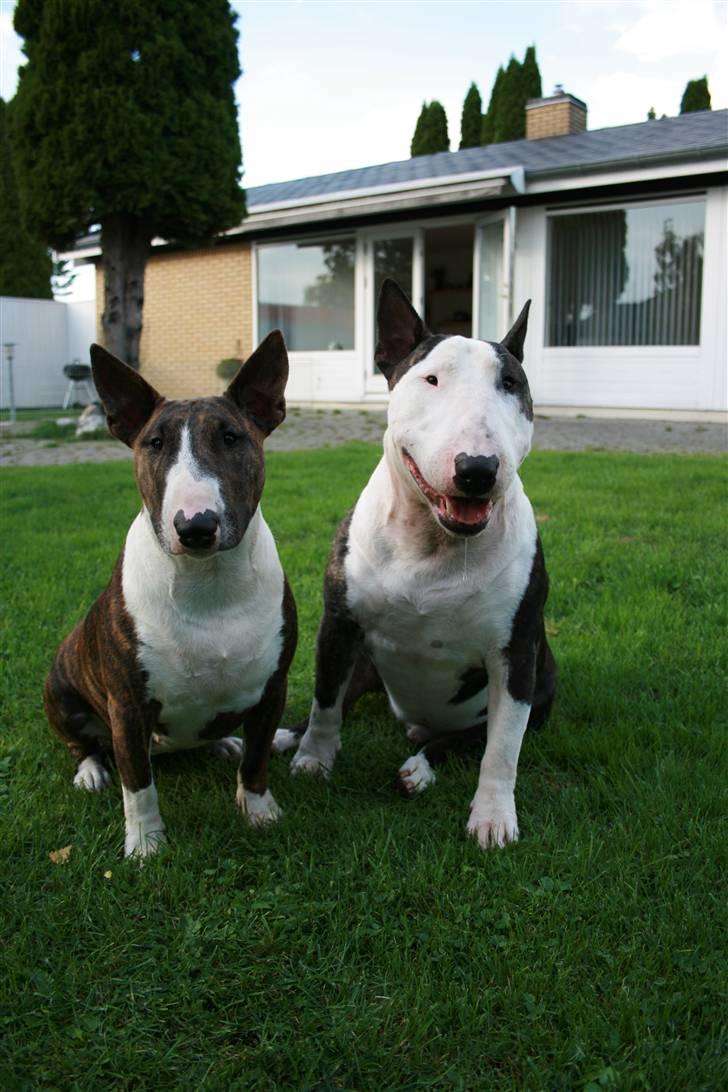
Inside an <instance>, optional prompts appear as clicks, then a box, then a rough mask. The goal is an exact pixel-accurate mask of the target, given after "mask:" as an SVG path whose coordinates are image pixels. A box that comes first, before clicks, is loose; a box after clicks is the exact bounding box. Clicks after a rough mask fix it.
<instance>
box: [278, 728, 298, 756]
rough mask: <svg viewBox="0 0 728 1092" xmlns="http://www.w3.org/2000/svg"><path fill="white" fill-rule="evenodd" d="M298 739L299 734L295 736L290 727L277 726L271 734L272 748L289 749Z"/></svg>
mask: <svg viewBox="0 0 728 1092" xmlns="http://www.w3.org/2000/svg"><path fill="white" fill-rule="evenodd" d="M299 739H300V736H297V735H296V733H295V732H292V731H291V730H290V728H279V729H278V731H277V732H276V734H275V735H274V736H273V750H274V751H290V749H291V747H295V746H296V744H297V743H298V741H299Z"/></svg>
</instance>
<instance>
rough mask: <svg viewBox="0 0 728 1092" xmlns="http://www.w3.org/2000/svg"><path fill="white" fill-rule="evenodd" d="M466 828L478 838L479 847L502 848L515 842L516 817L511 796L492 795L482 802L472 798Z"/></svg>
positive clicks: (516, 832)
mask: <svg viewBox="0 0 728 1092" xmlns="http://www.w3.org/2000/svg"><path fill="white" fill-rule="evenodd" d="M467 830H468V834H470V835H471V837H473V838H477V839H478V845H479V846H480V848H481V849H495V848H502V847H503V846H505V845H508V843H509V842H517V841H518V819H517V818H516V805H515V801H514V800H513V797H512V796H511V797H510V798H508V797H503V798H499V797H493V798H491V799H490V800H485V801H483V802H482V803H481V802H480V801H478V800H474V801H473V805H472V809H471V811H470V819H469V820H468V827H467Z"/></svg>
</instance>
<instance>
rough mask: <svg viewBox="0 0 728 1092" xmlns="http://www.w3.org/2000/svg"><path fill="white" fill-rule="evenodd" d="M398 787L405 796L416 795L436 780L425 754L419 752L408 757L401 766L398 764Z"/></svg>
mask: <svg viewBox="0 0 728 1092" xmlns="http://www.w3.org/2000/svg"><path fill="white" fill-rule="evenodd" d="M398 777H399V787H400V788H401V789H402V791H403V792H405V793H406V794H407V796H416V795H417V793H420V792H424V791H425V789H426V788H427V786H428V785H432V784H434V782H435V781H436V780H437V778H436V775H435V771H434V770H433V768H432V766H431V765H430V763H429V762H428V761H427V759H426V758H425V756H424V755H423V754H422V753H420V754H417V755H412V758H408V759H407V761H406V762H405V764H404V765H403V766H400V768H399V772H398Z"/></svg>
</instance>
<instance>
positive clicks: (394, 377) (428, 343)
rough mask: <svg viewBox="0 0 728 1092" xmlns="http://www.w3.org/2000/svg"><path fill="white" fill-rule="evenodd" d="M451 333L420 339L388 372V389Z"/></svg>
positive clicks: (430, 335)
mask: <svg viewBox="0 0 728 1092" xmlns="http://www.w3.org/2000/svg"><path fill="white" fill-rule="evenodd" d="M452 336H453V335H452V334H429V335H428V336H427V337H426V338H425V340H424V341H421V342H420V343H419V345H418V346H417V348H416V349H414V350H413V351H412V352H411V353H410V354H409V356H406V357H405V358H404V360H402V361H400V363H399V364H398V365H397V367H396V368H395V369H394V370H393V371H392V372H390V375H389V378H388V380H387V382H388V383H389V389H390V391H391V390H394V388H395V387H396V386H397V384H398V383H399V381H400V379H401V378H402V376H403V375H406V374H407V372H408V371H409V370H410V368H414V366H415V364H419V363H420V361H421V360H424V359H425V357H426V356H429V354H430V353H431V352H432V350H433V349H434V348H435V346H436V345H439V344H440V342H441V341H447V339H448V338H449V337H452Z"/></svg>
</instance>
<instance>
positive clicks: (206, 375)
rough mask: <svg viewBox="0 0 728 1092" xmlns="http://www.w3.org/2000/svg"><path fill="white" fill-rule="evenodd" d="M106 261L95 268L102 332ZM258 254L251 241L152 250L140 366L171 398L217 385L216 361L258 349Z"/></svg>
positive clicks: (219, 387) (213, 389)
mask: <svg viewBox="0 0 728 1092" xmlns="http://www.w3.org/2000/svg"><path fill="white" fill-rule="evenodd" d="M103 299H104V281H103V267H102V266H99V267H98V268H97V272H96V300H97V330H98V333H99V337H100V335H101V312H102V310H103ZM252 300H253V295H252V258H251V248H250V245H249V244H248V243H239V244H229V245H226V246H224V247H209V248H206V249H202V250H185V251H175V252H165V253H162V254H154V253H153V254H152V255H151V256H150V258H149V260H148V262H147V267H146V273H145V282H144V327H143V330H142V339H141V348H140V360H141V366H140V371H141V374H142V375H143V376H144V378H145V379H147V380H148V381H149V382H150V383H151V384H152V385H153V386H155V387H156V388H157V389H158V390H159V391H160V392H161V393H162V394H165V395H167V396H168V397H170V398H199V397H201V396H203V395H207V394H212V393H219V392H221V391H222V390H223V389H224V387H225V385H226V384H225V382H224V381H223V380H221V379H219V378H218V377H217V375H216V374H215V368H216V367H217V365H218V363H219V362H220V361H221V360H222V359H224V358H225V357H233V356H239V357H242V358H243V359H245V358H246V357H248V356H249V355H250V353H251V352H252V349H253V306H252Z"/></svg>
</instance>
